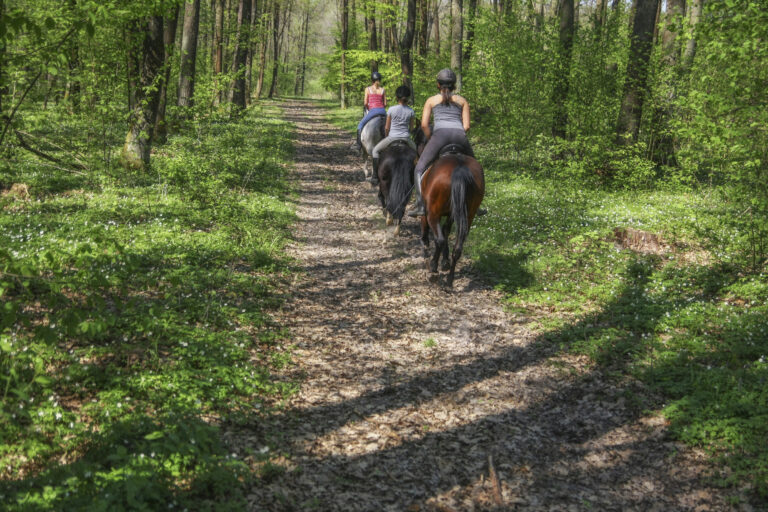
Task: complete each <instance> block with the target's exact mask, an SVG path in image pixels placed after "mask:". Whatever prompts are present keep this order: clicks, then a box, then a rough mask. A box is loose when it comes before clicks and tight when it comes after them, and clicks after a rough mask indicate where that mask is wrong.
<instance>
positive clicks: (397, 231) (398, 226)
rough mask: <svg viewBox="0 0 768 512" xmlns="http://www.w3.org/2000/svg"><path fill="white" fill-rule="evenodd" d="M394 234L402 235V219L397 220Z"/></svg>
mask: <svg viewBox="0 0 768 512" xmlns="http://www.w3.org/2000/svg"><path fill="white" fill-rule="evenodd" d="M394 236H400V220H399V219H398V220H397V221H395V232H394Z"/></svg>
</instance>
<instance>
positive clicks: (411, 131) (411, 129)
mask: <svg viewBox="0 0 768 512" xmlns="http://www.w3.org/2000/svg"><path fill="white" fill-rule="evenodd" d="M415 124H416V116H411V120H410V121H408V133H413V126H414V125H415Z"/></svg>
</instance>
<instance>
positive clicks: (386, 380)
mask: <svg viewBox="0 0 768 512" xmlns="http://www.w3.org/2000/svg"><path fill="white" fill-rule="evenodd" d="M283 109H284V114H285V117H286V119H287V120H289V121H291V122H292V123H295V125H296V141H295V147H296V154H295V176H296V179H297V180H298V186H297V188H298V190H299V195H300V198H299V202H298V211H297V213H298V217H299V219H300V220H299V222H298V224H297V225H296V226H295V239H296V242H295V244H294V245H293V246H292V247H291V249H290V252H291V255H292V256H293V257H294V258H295V259H296V261H297V265H298V266H299V268H300V272H299V273H298V274H297V278H296V281H295V282H294V283H293V286H292V289H291V290H290V291H291V298H290V299H289V300H288V302H287V303H286V304H285V306H284V307H283V309H282V311H281V312H280V313H279V314H278V318H277V320H278V321H279V322H280V323H282V324H283V325H285V326H286V327H287V328H288V329H289V330H290V332H291V335H292V339H293V340H294V343H295V349H294V352H293V353H294V356H295V360H296V364H295V365H294V366H292V367H290V368H288V369H286V370H284V374H283V375H282V378H284V379H297V378H298V379H299V380H300V381H301V383H302V384H301V390H300V392H298V393H297V394H296V395H294V396H292V397H291V398H290V399H289V401H288V404H287V407H286V408H285V409H284V410H283V411H282V412H280V413H278V414H276V415H272V416H269V417H267V419H266V420H265V419H264V418H260V419H259V421H258V422H254V423H253V424H252V425H248V426H244V427H243V426H240V427H234V426H232V427H229V428H228V430H227V432H226V438H227V442H228V444H229V446H230V447H231V450H232V451H233V452H236V453H238V454H242V453H252V452H258V453H262V454H265V453H271V454H272V457H271V460H270V464H269V466H268V467H265V468H263V470H262V475H263V478H262V479H259V480H258V481H257V482H256V484H255V485H254V487H253V488H251V489H250V490H249V491H248V501H249V506H250V508H251V509H253V510H323V511H331V510H343V511H349V510H364V511H369V510H370V511H374V510H375V511H380V510H387V511H427V510H430V511H431V510H434V511H451V510H455V511H469V510H622V511H623V510H660V511H662V510H663V511H668V510H727V509H730V508H731V505H729V502H728V500H727V498H726V494H725V493H724V492H723V491H722V490H720V489H718V488H716V487H714V486H713V485H712V483H711V479H710V476H711V468H710V466H709V465H708V462H707V458H706V456H705V454H704V453H703V452H701V451H698V450H695V449H691V448H689V447H686V446H685V445H683V444H681V443H678V442H675V441H673V440H672V439H671V436H670V435H669V433H668V427H667V424H666V421H665V419H664V418H663V417H662V416H661V415H656V414H653V415H649V414H647V413H643V411H641V410H640V408H639V407H638V406H637V404H636V403H633V400H632V396H634V394H636V393H647V391H646V390H645V389H644V388H643V387H642V386H641V385H640V384H639V383H637V382H634V381H631V380H628V379H625V378H622V377H620V376H619V377H617V376H616V375H606V374H605V373H604V372H603V371H602V370H601V369H599V368H597V367H595V366H594V365H592V364H591V363H590V362H589V359H588V358H587V357H586V356H579V355H573V354H563V353H561V352H560V351H559V350H558V349H557V348H556V347H552V346H548V345H547V344H546V343H544V342H543V341H542V340H540V339H537V337H536V336H535V335H534V334H532V333H531V331H530V330H529V329H528V328H527V324H528V323H529V322H531V321H533V320H535V319H533V318H530V317H526V316H522V315H520V314H513V313H508V312H505V310H504V308H503V307H502V305H501V301H500V299H501V297H500V293H499V292H496V291H494V290H493V287H492V285H491V284H490V283H487V282H484V281H483V279H482V278H481V276H480V275H478V274H477V273H474V272H473V270H472V266H471V261H470V260H469V259H467V258H462V260H461V261H460V262H459V268H458V270H457V279H456V282H455V284H454V288H453V291H446V290H445V289H444V288H443V287H442V286H441V285H440V284H438V283H435V282H431V281H430V280H429V279H428V273H427V270H426V266H425V260H424V257H423V251H422V248H421V244H420V241H419V234H418V231H419V227H418V223H417V222H416V221H414V220H412V219H411V220H407V221H405V222H404V224H403V228H404V229H403V232H402V233H401V235H400V236H399V237H397V238H395V237H393V234H392V231H391V229H392V228H387V227H386V226H385V224H384V217H383V215H382V212H381V208H380V206H379V204H378V200H377V199H376V194H375V192H374V190H373V188H372V187H371V186H370V185H369V184H368V183H367V182H364V181H362V178H363V173H362V170H361V167H362V166H361V162H360V159H359V157H358V156H356V155H355V154H353V153H352V152H351V151H350V150H349V144H350V143H351V139H350V136H349V135H348V133H346V132H344V131H342V130H340V129H338V128H336V127H334V126H332V125H330V124H329V123H327V122H326V121H325V120H324V117H323V116H324V113H323V110H322V109H321V108H318V107H316V106H315V105H313V104H312V103H310V102H305V101H292V102H288V103H286V104H285V105H283ZM468 243H469V244H471V243H472V232H471V231H470V235H469V240H468ZM542 314H543V313H542ZM740 507H743V508H741V509H744V510H748V509H749V506H748V505H743V504H742V505H741V506H740Z"/></svg>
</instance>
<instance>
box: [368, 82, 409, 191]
mask: <svg viewBox="0 0 768 512" xmlns="http://www.w3.org/2000/svg"><path fill="white" fill-rule="evenodd" d="M395 96H396V97H397V105H395V106H393V107H389V110H388V111H387V121H386V124H385V125H384V133H385V134H386V137H384V138H383V139H382V140H381V142H379V143H378V144H376V147H375V148H373V151H372V152H371V157H373V176H371V179H370V182H371V184H372V185H377V184H378V183H379V155H380V154H381V152H382V151H383V150H384V149H386V148H387V147H388V146H389V145H390V144H392V143H393V142H395V141H403V142H405V143H406V144H408V145H409V146H411V147H412V148H413V150H414V151H416V144H414V142H413V141H412V140H411V131H412V130H413V124H414V123H413V120H414V116H415V113H414V112H413V109H412V108H411V107H409V106H408V98H410V96H411V90H410V89H409V88H408V87H406V86H405V85H401V86H400V87H398V88H397V90H396V91H395Z"/></svg>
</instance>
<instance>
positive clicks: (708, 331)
mask: <svg viewBox="0 0 768 512" xmlns="http://www.w3.org/2000/svg"><path fill="white" fill-rule="evenodd" d="M476 150H479V151H478V153H479V158H480V160H481V161H482V162H484V163H485V164H486V165H485V172H486V180H487V196H486V199H485V202H484V204H485V205H486V206H487V207H488V209H489V212H490V213H489V214H488V215H487V216H486V217H481V218H479V219H478V222H477V223H476V225H475V226H474V227H473V230H472V233H471V235H470V244H469V249H470V252H471V254H472V256H473V257H474V261H475V262H474V266H475V267H476V268H477V269H478V270H479V271H481V272H482V274H483V275H484V276H485V278H486V279H488V280H490V281H491V282H494V283H496V287H497V288H498V289H499V290H502V291H503V292H504V293H505V296H506V304H507V306H508V308H509V309H510V310H511V311H513V312H515V313H516V314H519V315H522V316H526V317H528V318H529V319H530V320H531V322H532V325H533V326H534V328H535V329H536V330H537V331H538V332H539V338H540V340H541V341H542V342H543V343H549V344H556V345H558V346H559V347H561V348H562V349H563V350H567V351H574V352H578V353H583V354H587V355H589V356H590V357H591V358H592V360H593V361H594V362H595V363H596V364H598V365H601V366H604V367H606V368H607V369H609V372H613V373H616V374H617V375H623V376H630V377H633V378H636V379H639V380H641V381H642V382H644V383H645V384H646V385H647V387H648V389H649V390H650V391H651V392H652V393H651V395H653V396H660V397H661V402H654V401H653V400H651V398H650V396H649V397H648V399H649V400H651V402H649V403H648V406H649V408H650V409H652V410H658V411H660V412H661V413H663V414H664V415H665V416H666V417H667V418H668V420H669V422H670V429H671V431H672V433H673V434H674V435H675V436H676V437H677V439H679V440H682V441H685V442H686V443H689V444H691V445H694V446H699V447H702V448H704V449H706V450H707V451H708V452H709V453H710V454H711V456H712V457H713V458H714V459H716V460H718V461H719V464H718V465H717V466H716V467H717V476H716V477H715V479H714V481H715V482H717V483H719V484H722V485H726V486H734V487H736V488H738V489H739V490H745V489H746V490H751V493H752V495H753V496H754V497H755V498H756V499H758V500H761V499H764V498H765V497H766V496H768V444H766V439H768V361H767V358H768V279H766V277H767V276H766V270H765V269H760V268H758V269H754V268H753V267H751V266H750V264H749V261H748V258H744V255H743V252H741V251H739V250H738V249H739V247H740V245H739V240H740V237H741V236H742V234H741V233H739V232H738V230H737V229H736V228H735V227H734V225H733V224H728V223H727V222H726V221H725V220H724V219H727V218H728V217H729V216H730V215H733V214H734V212H733V211H731V210H732V209H733V206H732V205H730V204H729V203H728V202H727V201H725V200H723V199H722V198H723V197H724V196H722V195H719V194H717V193H716V191H714V190H711V189H706V190H702V191H698V192H697V191H691V190H688V191H685V190H683V191H680V190H679V189H678V191H664V190H646V191H637V190H635V191H632V192H625V191H606V190H602V189H597V188H594V187H587V186H585V185H584V183H583V182H582V181H578V180H568V179H566V180H563V179H560V180H557V179H548V178H546V177H542V176H541V175H540V174H537V173H532V176H533V177H530V176H529V177H526V176H525V173H524V172H522V169H524V167H521V166H518V165H516V164H513V163H512V161H511V160H505V159H504V158H498V157H496V153H495V152H493V151H491V148H490V147H487V146H486V147H483V146H480V147H478V148H477V149H476ZM627 233H630V234H631V235H632V236H629V235H627Z"/></svg>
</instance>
